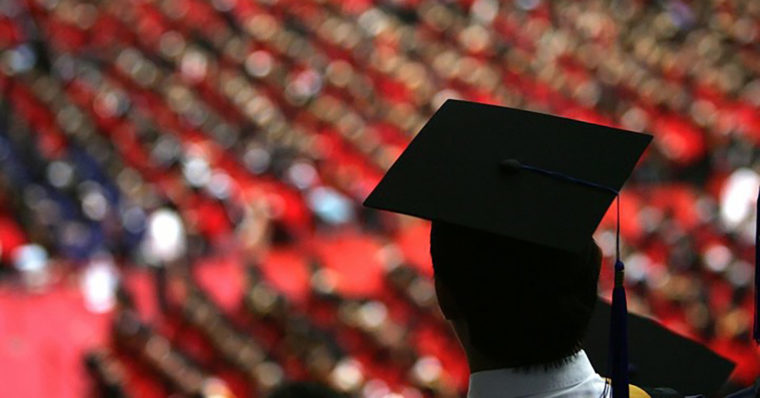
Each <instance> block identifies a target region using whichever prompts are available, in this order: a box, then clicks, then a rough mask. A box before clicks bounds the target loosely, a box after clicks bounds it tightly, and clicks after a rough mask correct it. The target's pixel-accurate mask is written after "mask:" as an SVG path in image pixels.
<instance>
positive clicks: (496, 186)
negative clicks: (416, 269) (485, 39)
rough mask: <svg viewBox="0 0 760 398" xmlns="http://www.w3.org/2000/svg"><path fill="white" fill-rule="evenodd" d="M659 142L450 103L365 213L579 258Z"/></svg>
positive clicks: (617, 377) (622, 397)
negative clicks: (636, 169) (431, 224)
mask: <svg viewBox="0 0 760 398" xmlns="http://www.w3.org/2000/svg"><path fill="white" fill-rule="evenodd" d="M651 140H652V136H650V135H647V134H640V133H634V132H630V131H625V130H619V129H615V128H611V127H605V126H599V125H595V124H590V123H584V122H579V121H575V120H571V119H565V118H561V117H557V116H551V115H545V114H541V113H535V112H529V111H523V110H518V109H510V108H505V107H500V106H495V105H485V104H479V103H474V102H467V101H458V100H448V101H446V103H444V104H443V105H442V106H441V108H440V109H438V111H437V112H436V113H435V114H434V115H433V117H432V118H431V119H430V120H429V121H428V122H427V123H426V124H425V126H424V127H423V128H422V130H421V131H420V132H419V133H418V134H417V136H416V137H415V138H414V139H413V140H412V142H411V143H410V144H409V146H408V147H407V148H406V150H405V151H404V152H403V153H402V154H401V156H400V157H399V158H398V160H396V162H395V163H394V164H393V165H392V166H391V168H390V169H389V170H388V172H387V173H386V174H385V176H384V177H383V179H382V180H381V181H380V183H378V185H377V186H376V187H375V189H374V190H373V191H372V193H370V195H369V197H368V198H367V199H366V200H365V202H364V205H365V206H368V207H372V208H376V209H381V210H389V211H393V212H397V213H403V214H408V215H412V216H417V217H421V218H424V219H428V220H433V221H443V222H447V223H450V224H455V225H460V226H464V227H469V228H473V229H477V230H483V231H487V232H492V233H496V234H500V235H504V236H507V237H511V238H516V239H520V240H525V241H529V242H533V243H537V244H539V245H544V246H549V247H553V248H557V249H562V250H567V251H573V252H578V251H580V250H581V249H582V248H584V247H586V245H587V243H588V240H589V239H590V237H591V235H592V234H593V233H594V230H596V227H597V226H598V224H599V222H600V221H601V219H602V217H603V216H604V213H605V212H606V211H607V209H608V208H609V206H610V204H611V203H612V201H613V200H614V199H615V198H616V197H617V195H618V191H619V190H620V188H621V187H622V186H623V183H624V182H625V181H626V180H627V179H628V177H629V176H630V174H631V171H632V170H633V167H634V166H635V165H636V162H637V161H638V159H639V157H640V156H641V154H642V153H643V152H644V150H645V149H646V147H647V146H648V145H649V142H650V141H651ZM618 210H619V204H618ZM618 213H619V211H618ZM618 242H619V226H618ZM616 246H617V250H616V252H617V256H616V257H617V261H616V262H615V288H614V289H613V311H612V316H611V317H610V318H611V322H610V323H611V327H610V341H611V344H610V353H611V363H612V366H611V368H612V391H613V395H614V396H615V397H616V398H627V397H628V375H627V368H628V359H627V352H628V348H627V347H628V346H627V341H628V340H627V335H626V331H627V326H626V320H627V317H626V314H627V309H626V302H625V291H624V289H623V263H622V262H621V261H620V256H619V253H620V249H619V247H620V245H619V243H618V244H617V245H616Z"/></svg>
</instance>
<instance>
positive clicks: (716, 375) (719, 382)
mask: <svg viewBox="0 0 760 398" xmlns="http://www.w3.org/2000/svg"><path fill="white" fill-rule="evenodd" d="M609 324H610V304H609V303H607V302H605V301H602V300H599V302H598V303H597V305H596V308H595V310H594V313H593V315H592V317H591V321H590V322H589V328H588V331H587V333H586V337H585V339H584V344H583V349H584V350H585V351H586V354H587V355H588V357H589V359H590V360H591V363H592V364H593V365H594V369H596V370H597V372H599V373H600V374H601V375H602V376H610V374H609V373H608V372H607V371H608V369H609V367H608V351H609V336H608V334H607V332H606V327H607V325H609ZM628 338H629V344H630V345H631V347H635V348H634V349H631V351H630V353H629V358H628V359H629V377H630V383H631V384H634V385H637V386H643V387H670V388H672V389H674V390H676V391H678V392H679V393H681V394H685V395H690V394H712V393H715V392H717V391H718V389H720V387H721V386H723V384H724V383H725V382H726V380H727V379H728V376H729V375H730V374H731V371H732V370H733V369H734V363H733V362H732V361H730V360H728V359H726V358H723V357H721V356H720V355H718V354H716V353H714V352H713V351H712V350H710V349H709V348H707V347H705V346H703V345H702V344H700V343H698V342H696V341H693V340H691V339H688V338H686V337H683V336H680V335H678V334H676V333H673V332H671V331H670V330H668V329H666V328H665V327H664V326H662V325H660V324H659V323H657V322H656V321H654V320H652V319H648V318H645V317H642V316H639V315H635V314H631V313H629V314H628Z"/></svg>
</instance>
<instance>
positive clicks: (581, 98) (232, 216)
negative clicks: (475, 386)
mask: <svg viewBox="0 0 760 398" xmlns="http://www.w3.org/2000/svg"><path fill="white" fill-rule="evenodd" d="M0 88H1V93H2V94H1V95H2V97H1V99H2V101H1V104H0V105H1V106H2V111H0V116H1V117H0V164H1V166H0V170H1V171H0V250H1V251H0V253H1V255H0V261H1V262H2V265H0V380H2V382H0V396H4V397H5V396H16V397H81V396H88V395H89V396H99V395H107V394H110V395H109V396H132V397H159V396H167V395H170V394H174V395H175V396H178V395H193V394H196V395H198V394H200V395H203V396H209V397H210V396H238V397H242V396H261V395H263V394H265V393H266V392H267V391H270V390H271V389H272V388H273V387H275V386H277V385H279V384H281V383H282V382H283V381H286V380H317V381H321V382H325V383H329V384H331V385H332V386H334V387H335V388H336V389H340V390H343V391H348V392H352V393H356V394H359V395H361V396H366V397H423V396H444V397H445V396H458V395H460V394H462V393H463V392H464V391H466V387H467V376H468V375H467V367H466V363H465V361H464V360H463V355H462V353H461V351H460V349H459V347H458V346H457V344H456V342H455V340H454V338H453V336H452V334H451V333H450V332H449V331H448V329H447V326H446V324H445V322H444V321H443V319H442V318H441V316H440V314H439V312H438V310H437V309H436V307H435V297H434V292H433V287H432V283H431V275H432V272H431V266H430V260H429V257H428V232H429V230H428V228H429V226H428V225H427V224H426V223H425V222H422V221H419V220H415V219H411V218H404V217H399V216H395V215H390V214H381V213H378V212H375V211H370V210H367V209H363V208H362V207H361V205H360V204H361V202H362V200H363V199H364V197H365V196H366V195H367V194H368V193H369V191H370V189H371V188H372V187H373V186H374V184H375V183H376V182H377V181H378V180H379V178H380V177H381V176H382V174H383V172H384V170H385V169H386V168H387V167H388V166H389V165H390V164H391V163H392V162H393V160H394V159H395V158H396V157H397V156H398V154H399V153H400V151H401V150H402V149H403V148H404V146H405V145H406V143H407V142H408V141H409V140H410V139H411V138H412V137H413V136H414V134H415V133H416V132H417V131H418V129H419V128H420V126H421V125H422V124H423V123H424V122H425V121H426V119H427V118H428V117H429V116H430V115H431V113H432V112H433V111H434V110H435V109H436V108H437V107H438V106H439V105H440V104H441V103H442V102H443V101H444V100H445V99H446V98H464V99H468V100H475V101H481V102H490V103H497V104H504V105H508V106H512V107H520V108H525V109H531V110H536V111H541V112H548V113H552V114H557V115H561V116H566V117H571V118H576V119H580V120H586V121H591V122H594V123H600V124H606V125H612V126H618V127H622V128H626V129H630V130H634V131H647V132H650V133H652V134H654V135H655V140H654V144H653V146H652V148H651V149H650V150H649V151H648V152H647V153H646V155H645V157H644V159H643V160H642V161H641V163H640V164H639V166H638V168H637V171H636V172H635V175H634V177H633V178H632V180H631V181H630V182H629V183H628V184H627V186H626V188H625V190H624V192H623V194H622V202H621V203H622V207H621V211H622V216H621V217H622V220H621V222H622V236H623V252H624V259H625V262H626V265H627V273H626V277H627V284H628V286H629V289H628V292H629V303H630V304H629V305H630V308H631V309H632V310H634V311H636V312H639V313H642V314H647V315H651V316H653V317H656V318H657V319H659V320H660V321H661V322H662V323H663V324H665V325H666V326H667V327H669V328H670V329H672V330H675V331H677V332H679V333H682V334H684V335H686V336H690V337H692V338H694V339H696V340H698V341H701V342H704V343H706V344H707V345H708V346H710V347H711V348H712V349H714V350H716V351H717V352H719V353H721V354H723V355H725V356H727V357H729V358H731V359H733V360H734V361H736V362H737V363H738V366H737V368H736V371H735V372H734V373H733V375H732V382H733V383H734V385H736V386H741V385H747V384H749V383H750V382H751V381H752V380H754V379H755V378H756V377H757V376H759V375H760V353H759V352H758V350H757V349H756V348H755V346H754V345H753V344H751V343H750V337H749V335H750V330H751V327H752V324H751V314H752V298H753V294H754V291H753V288H752V287H751V281H752V279H753V254H754V221H755V217H756V214H755V210H754V206H755V203H756V193H757V188H758V186H759V185H760V175H759V174H758V172H759V171H760V158H759V157H758V154H759V153H758V141H759V140H760V2H757V1H752V0H746V1H739V0H734V1H731V0H723V1H721V0H713V1H687V0H684V1H668V0H661V1H643V0H640V1H636V0H630V1H624V0H615V1H612V0H610V1H600V0H594V1H584V2H577V1H551V2H550V1H541V0H515V1H505V2H499V1H496V0H449V1H433V0H377V1H371V0H259V1H253V0H130V1H127V0H124V1H116V0H114V1H108V0H99V1H98V0H2V1H0ZM596 150H604V149H603V148H590V151H589V156H594V153H593V152H594V151H596ZM613 227H614V218H613V217H610V216H609V215H608V217H605V220H604V221H603V223H602V226H601V227H600V229H599V230H598V232H597V234H596V239H597V241H598V242H599V244H600V245H601V247H602V248H603V250H604V253H605V255H606V259H605V261H606V264H608V265H609V261H610V257H611V256H612V254H613V247H614V234H613V229H612V228H613ZM609 268H610V267H605V270H604V271H603V275H602V281H601V285H600V294H601V295H602V296H609V292H610V288H611V283H610V274H611V273H610V270H609ZM632 349H636V348H635V347H633V348H632ZM662 349H663V350H667V347H662Z"/></svg>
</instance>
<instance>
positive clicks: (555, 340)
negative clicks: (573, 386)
mask: <svg viewBox="0 0 760 398" xmlns="http://www.w3.org/2000/svg"><path fill="white" fill-rule="evenodd" d="M430 254H431V257H432V259H433V268H434V270H435V285H436V293H437V295H438V301H439V305H440V307H441V310H442V312H443V314H444V315H445V316H446V318H447V319H449V320H450V321H452V323H453V325H454V327H455V329H456V331H457V335H458V337H459V339H460V341H461V342H462V345H463V346H464V348H465V350H466V351H468V357H470V359H471V362H472V355H473V354H475V353H476V355H478V356H480V357H482V356H486V357H487V358H485V359H486V360H487V361H488V362H489V363H492V364H495V365H498V366H500V367H501V366H531V365H538V364H547V363H553V362H556V361H558V360H561V359H562V358H565V357H567V356H569V355H571V354H573V353H576V352H577V351H579V350H580V348H581V344H582V339H583V336H584V334H585V332H586V328H587V326H588V322H589V320H590V318H591V313H592V311H593V309H594V303H595V302H596V297H597V290H596V285H597V281H598V278H599V269H600V265H601V252H600V250H599V247H598V246H597V245H596V243H594V241H593V240H592V239H590V238H589V240H588V243H587V245H586V247H585V248H584V249H583V250H581V251H580V252H577V253H575V252H569V251H564V250H560V249H555V248H550V247H547V246H541V245H537V244H533V243H528V242H526V241H521V240H517V239H513V238H508V237H504V236H502V235H497V234H492V233H488V232H483V231H479V230H474V229H470V228H465V227H460V226H455V225H452V224H447V223H443V222H433V225H432V230H431V235H430Z"/></svg>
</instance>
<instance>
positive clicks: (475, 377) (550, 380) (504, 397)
mask: <svg viewBox="0 0 760 398" xmlns="http://www.w3.org/2000/svg"><path fill="white" fill-rule="evenodd" d="M596 377H599V376H598V375H597V374H596V372H595V371H594V368H593V366H591V362H589V360H588V357H587V356H586V353H585V352H584V351H583V350H581V351H579V352H578V353H577V354H575V355H573V356H572V357H570V358H568V360H567V362H565V363H563V364H562V365H560V366H558V367H556V368H550V369H547V370H544V369H543V368H538V369H536V370H529V371H525V370H516V369H514V368H503V369H494V370H483V371H480V372H474V373H472V374H470V388H469V391H468V393H467V398H490V397H499V398H509V397H532V396H543V395H549V394H550V393H551V392H554V391H558V390H563V389H567V388H572V387H573V386H576V385H579V384H581V383H584V382H587V381H589V380H590V379H593V378H596Z"/></svg>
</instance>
